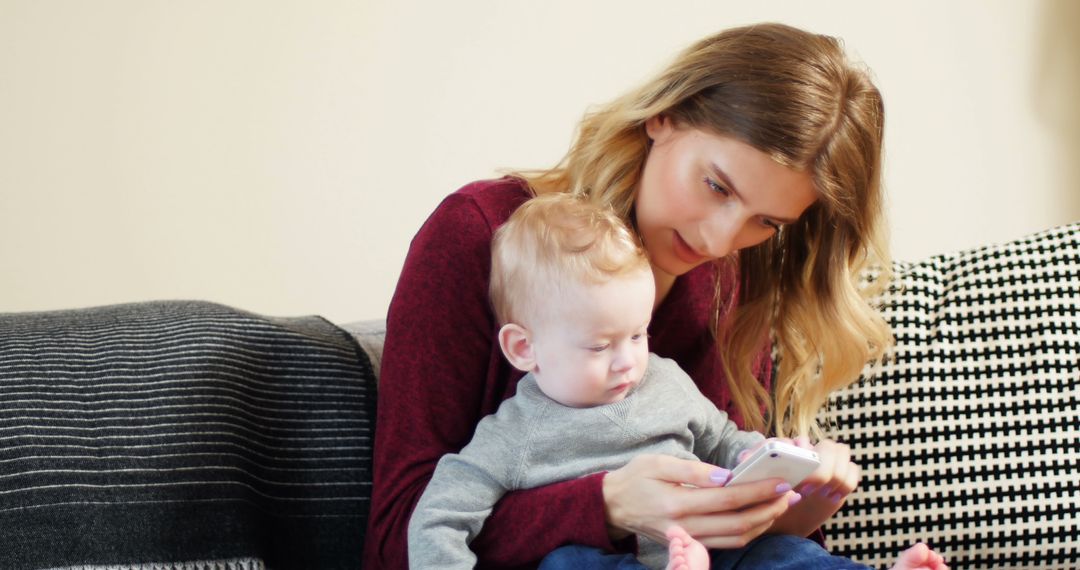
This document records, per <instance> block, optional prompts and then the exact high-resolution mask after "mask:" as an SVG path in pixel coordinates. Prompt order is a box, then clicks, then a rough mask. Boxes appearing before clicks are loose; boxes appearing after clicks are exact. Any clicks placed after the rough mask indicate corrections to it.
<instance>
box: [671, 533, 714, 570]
mask: <svg viewBox="0 0 1080 570" xmlns="http://www.w3.org/2000/svg"><path fill="white" fill-rule="evenodd" d="M666 534H667V539H668V565H667V570H708V569H709V551H708V549H706V548H705V545H704V544H701V543H700V542H698V541H696V540H694V537H692V536H690V535H689V534H687V532H686V530H684V529H683V527H681V526H679V525H675V526H672V527H671V528H669V529H668V531H667V533H666Z"/></svg>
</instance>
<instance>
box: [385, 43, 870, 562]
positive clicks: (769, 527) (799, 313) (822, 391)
mask: <svg viewBox="0 0 1080 570" xmlns="http://www.w3.org/2000/svg"><path fill="white" fill-rule="evenodd" d="M883 120H884V116H883V107H882V103H881V97H880V95H879V93H878V91H877V89H876V88H875V87H874V86H873V84H872V83H871V82H870V81H869V79H868V78H867V76H866V74H865V73H864V72H863V71H861V70H859V69H857V68H855V67H853V66H852V65H850V64H849V63H848V62H847V61H846V59H845V58H844V55H843V52H842V50H841V48H840V46H839V44H838V42H837V41H836V40H834V39H832V38H829V37H825V36H819V35H814V34H809V33H806V32H803V31H801V30H798V29H795V28H791V27H788V26H783V25H776V24H768V25H758V26H751V27H746V28H738V29H732V30H727V31H724V32H722V33H720V34H718V35H716V36H713V37H710V38H706V39H704V40H702V41H701V42H699V43H697V44H696V45H694V46H692V47H691V48H690V49H688V50H687V51H686V52H684V53H683V54H682V55H681V56H680V57H679V58H678V59H677V60H676V61H675V62H674V63H672V64H671V65H670V66H669V67H668V68H667V69H666V70H664V71H663V72H662V73H661V74H660V75H659V77H657V78H655V79H654V80H653V81H651V82H649V83H647V84H646V85H644V86H643V87H641V88H640V89H638V90H636V91H633V92H631V93H629V94H627V95H625V96H624V97H622V98H620V99H617V100H616V101H614V102H612V103H610V104H609V105H607V106H606V107H604V108H602V109H600V110H598V111H596V112H594V113H592V114H590V115H588V116H587V117H586V118H585V119H584V120H583V122H582V124H581V125H580V129H579V133H578V137H577V140H576V142H575V143H574V145H573V147H572V148H571V149H570V151H569V153H568V154H567V155H566V157H565V158H564V159H563V161H562V162H561V163H560V164H559V165H558V166H557V167H555V168H553V169H551V170H547V171H541V172H530V173H522V174H519V175H517V176H511V177H507V178H503V179H501V180H494V181H482V182H477V183H474V184H471V185H469V186H466V187H465V188H462V189H461V190H459V191H458V192H456V193H454V194H453V195H451V196H449V197H448V198H447V199H446V200H445V201H444V202H443V203H442V204H441V205H440V206H439V207H438V208H437V209H436V211H435V212H434V213H433V214H432V215H431V217H430V218H429V219H428V220H427V222H426V223H425V224H424V226H423V227H422V228H421V230H420V232H419V233H418V234H417V236H416V238H415V239H414V240H413V243H412V246H411V248H410V251H409V254H408V257H407V258H406V261H405V265H404V268H403V269H402V274H401V277H400V280H399V282H398V286H397V290H396V291H395V294H394V298H393V301H392V303H391V306H390V310H389V312H388V316H387V337H386V346H385V353H384V356H383V362H382V377H381V380H380V391H379V415H378V421H377V425H376V444H375V480H374V492H373V499H372V509H371V515H370V523H369V530H368V534H367V544H366V546H365V561H366V563H367V564H366V566H367V567H369V568H380V567H385V568H403V567H405V565H406V552H405V544H406V538H405V529H406V526H407V524H408V520H409V516H410V514H411V511H412V509H413V506H414V505H415V504H416V501H417V500H418V498H419V496H420V494H421V493H422V492H423V490H424V486H425V485H426V484H427V481H428V479H429V478H430V476H431V473H432V471H433V470H434V467H435V464H436V462H437V461H438V459H439V458H440V457H441V456H442V455H443V454H445V453H449V452H456V451H458V450H460V449H461V447H462V446H464V445H465V444H466V443H467V442H468V441H469V439H470V438H471V436H472V432H473V428H474V427H475V426H476V424H477V422H479V420H480V418H482V417H483V416H485V415H487V414H490V413H493V412H494V411H495V410H496V408H497V407H498V405H499V403H500V402H501V401H502V400H504V399H505V398H507V397H509V396H511V395H513V393H514V388H515V384H516V382H517V380H518V379H519V378H520V376H521V374H520V372H516V371H515V370H514V369H512V367H510V366H509V364H507V363H506V362H505V361H504V360H503V358H502V355H501V353H500V351H499V347H498V343H497V341H496V339H495V337H494V335H495V332H496V330H497V324H496V321H495V318H494V316H493V315H492V311H491V308H490V304H489V301H488V297H487V286H488V283H487V279H488V274H489V270H490V261H489V260H490V239H491V233H492V231H493V230H494V229H495V228H496V227H498V225H499V224H501V223H502V222H503V221H505V220H506V218H507V217H508V216H509V214H510V213H511V212H512V211H513V210H514V209H515V208H516V207H517V206H519V205H520V204H521V203H522V202H524V201H525V200H526V199H528V198H529V197H530V196H531V195H532V194H533V193H546V192H566V191H568V192H573V193H576V194H580V195H584V196H587V197H589V198H590V199H591V200H594V201H597V202H600V203H603V204H607V205H609V206H611V207H612V208H614V209H615V210H616V211H617V212H618V213H619V214H620V215H621V216H622V217H624V219H625V220H626V221H627V222H629V223H630V224H631V225H632V227H634V228H635V229H636V230H637V232H638V234H639V235H640V237H641V238H642V241H643V243H644V244H645V247H646V250H647V251H648V254H649V257H650V263H651V264H652V266H653V270H654V273H655V275H656V285H657V299H656V305H655V309H654V314H653V321H652V324H651V325H650V329H649V334H650V348H651V350H652V351H653V352H656V353H657V354H659V355H661V356H665V357H668V358H672V359H674V360H675V361H676V362H678V363H679V365H680V366H681V367H682V368H683V369H684V370H685V371H686V372H687V373H689V374H690V376H691V377H692V378H693V379H694V381H695V383H696V384H697V385H698V387H699V388H700V389H701V391H702V392H703V393H704V394H705V395H706V396H707V397H709V398H710V399H711V400H712V401H713V402H715V403H716V404H717V406H719V407H720V408H721V409H723V410H726V411H728V412H729V413H730V414H731V415H732V417H733V418H736V419H737V421H740V422H741V424H742V425H743V427H744V428H745V429H755V430H761V431H765V432H769V433H771V434H772V435H776V436H787V437H794V436H805V435H808V434H812V433H814V432H815V431H816V428H815V426H814V417H815V416H816V414H817V412H818V410H819V408H820V407H821V406H822V405H823V403H824V402H825V400H826V398H827V396H828V394H829V393H830V392H832V391H833V390H835V389H837V388H840V387H842V386H844V385H846V384H848V383H849V382H851V381H853V380H854V379H856V378H857V377H858V376H859V372H860V370H861V369H862V367H863V365H864V364H865V363H866V362H867V361H872V360H877V359H879V358H880V357H881V354H882V352H883V350H884V349H885V348H886V346H887V345H888V344H889V342H891V336H890V334H889V331H888V327H887V325H886V324H885V323H884V321H883V320H882V319H881V318H880V317H879V316H878V315H877V314H876V312H875V311H874V310H873V308H872V307H871V306H870V305H869V304H868V303H867V301H866V297H865V295H866V294H869V292H868V291H860V290H859V289H858V288H857V287H856V280H855V275H856V274H857V273H858V272H859V271H860V270H861V269H863V268H865V267H866V266H868V265H874V266H877V267H880V268H887V267H888V257H887V253H886V251H885V248H884V247H883V245H882V244H883V242H882V240H881V239H880V237H881V229H882V212H881V205H882V196H881V189H880V162H881V139H882V128H883ZM886 281H887V275H884V276H883V278H882V279H880V280H879V281H878V283H879V285H883V284H884V283H885V282H886ZM772 344H775V347H776V351H777V357H776V362H777V363H778V364H777V366H776V369H775V370H773V367H772V364H771V361H770V358H769V356H770V346H771V345H772ZM821 451H822V452H823V454H824V455H826V456H829V457H834V458H836V462H835V464H837V465H841V466H842V468H840V469H838V470H834V471H831V470H830V469H829V468H828V467H826V468H824V469H823V470H822V471H821V472H819V473H818V474H815V476H816V477H817V479H815V480H814V481H813V484H814V485H815V486H816V487H817V489H816V490H815V493H814V494H813V496H812V497H808V499H812V500H803V501H800V502H798V503H797V504H796V505H794V506H792V505H791V503H792V502H793V501H792V500H791V497H790V496H789V492H787V491H786V490H784V491H783V492H781V490H778V489H777V488H776V486H775V482H773V483H771V484H770V483H769V482H760V483H755V484H748V485H744V486H740V487H737V488H736V487H732V488H727V487H717V486H716V484H715V483H712V481H713V480H714V479H710V476H713V477H714V478H715V477H716V472H715V471H716V468H715V467H713V466H709V465H706V464H703V463H697V462H688V461H682V460H678V459H675V458H671V457H663V456H641V457H638V458H637V459H635V460H634V461H631V462H630V463H629V464H627V465H626V466H625V467H623V468H621V469H618V470H615V471H612V472H609V473H598V474H595V475H593V476H589V477H585V478H582V479H576V480H572V481H565V482H562V483H558V484H554V485H550V486H547V487H542V488H538V489H532V490H528V491H521V492H516V493H511V494H509V495H507V496H506V497H505V498H504V499H503V500H502V501H501V502H500V503H499V504H498V506H496V508H495V510H494V512H493V513H492V515H491V517H490V518H489V519H488V522H487V524H486V525H485V527H484V531H483V532H482V533H481V534H480V535H479V536H478V537H476V538H475V540H473V542H472V543H471V547H472V549H473V550H474V551H476V552H477V554H478V556H479V559H480V561H481V562H480V565H481V566H482V567H483V566H522V565H525V566H529V565H534V564H536V562H538V561H539V560H540V559H541V558H543V557H544V555H546V554H547V553H548V552H551V551H552V550H554V549H555V548H557V547H559V546H560V545H564V544H578V545H585V546H591V547H595V548H600V549H603V550H611V551H624V552H625V551H629V550H631V549H632V548H633V546H634V544H633V533H640V534H645V535H648V536H651V537H654V538H656V539H658V540H664V532H665V531H666V530H667V529H668V528H670V527H671V526H672V525H676V524H677V525H678V526H680V527H682V528H684V529H686V531H687V532H688V533H689V534H690V535H692V536H693V537H695V538H697V539H698V540H700V541H701V542H702V543H703V544H704V545H705V546H707V547H709V548H716V549H724V548H737V547H741V546H743V545H745V544H747V543H748V542H749V541H751V540H752V539H754V538H755V537H758V536H759V535H761V534H763V533H765V532H766V531H769V532H778V533H781V532H782V533H787V534H794V535H797V536H805V535H807V534H808V533H810V532H812V531H813V529H815V528H817V526H819V525H820V524H821V523H822V522H823V521H824V520H826V519H827V518H828V517H829V516H831V515H832V514H833V513H834V512H835V511H836V510H837V509H838V508H839V506H840V504H841V503H842V498H843V497H844V496H846V495H847V493H849V492H850V491H851V490H852V489H853V488H854V487H855V485H856V484H857V482H858V470H857V468H855V467H854V466H853V465H852V464H850V463H849V462H848V460H847V457H846V453H847V450H846V448H843V447H842V446H838V447H835V448H832V449H829V450H821ZM827 463H828V462H827ZM688 485H692V486H693V487H690V486H688Z"/></svg>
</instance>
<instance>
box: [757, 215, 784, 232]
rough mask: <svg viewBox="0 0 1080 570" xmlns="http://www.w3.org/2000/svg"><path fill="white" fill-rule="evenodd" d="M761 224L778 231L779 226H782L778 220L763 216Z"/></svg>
mask: <svg viewBox="0 0 1080 570" xmlns="http://www.w3.org/2000/svg"><path fill="white" fill-rule="evenodd" d="M761 225H763V226H766V227H769V228H772V230H773V231H777V232H778V231H780V228H781V227H783V225H784V224H781V223H779V222H774V221H772V220H770V219H768V218H765V219H763V220H761Z"/></svg>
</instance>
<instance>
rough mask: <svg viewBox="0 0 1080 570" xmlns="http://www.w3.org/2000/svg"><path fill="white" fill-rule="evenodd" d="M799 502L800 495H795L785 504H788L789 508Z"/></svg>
mask: <svg viewBox="0 0 1080 570" xmlns="http://www.w3.org/2000/svg"><path fill="white" fill-rule="evenodd" d="M801 500H802V495H800V494H798V493H795V494H794V495H792V496H791V498H790V499H788V502H787V504H788V506H789V507H792V506H795V504H796V503H798V502H799V501H801Z"/></svg>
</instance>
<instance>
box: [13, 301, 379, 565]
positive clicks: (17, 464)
mask: <svg viewBox="0 0 1080 570" xmlns="http://www.w3.org/2000/svg"><path fill="white" fill-rule="evenodd" d="M374 411H375V379H374V375H373V373H372V370H371V366H370V363H369V361H368V358H367V356H366V355H365V354H364V353H363V351H362V350H360V348H359V347H358V346H357V345H356V343H355V341H354V340H353V339H352V337H351V336H350V335H348V334H347V333H346V332H344V331H342V330H341V329H339V328H338V327H335V326H334V325H332V324H330V323H328V322H326V321H325V320H323V319H321V318H317V317H307V318H290V319H281V318H267V317H262V316H259V315H254V314H250V313H246V312H243V311H238V310H235V309H232V308H229V307H225V306H221V305H216V304H212V303H204V302H155V303H138V304H131V305H117V306H110V307H101V308H94V309H81V310H71V311H54V312H41V313H9V314H0V568H3V569H24V568H25V569H40V568H61V567H80V568H81V567H92V566H109V567H117V568H143V567H147V568H149V567H153V568H188V567H190V568H196V567H198V568H257V567H263V566H264V565H265V566H266V567H270V568H359V566H360V552H361V549H362V545H363V538H364V537H363V534H364V527H365V525H366V519H367V506H368V498H369V496H370V481H371V474H370V457H371V451H370V449H371V448H370V446H371V443H372V436H373V427H374ZM215 561H216V562H215Z"/></svg>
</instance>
